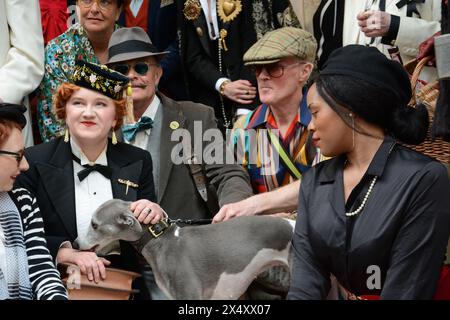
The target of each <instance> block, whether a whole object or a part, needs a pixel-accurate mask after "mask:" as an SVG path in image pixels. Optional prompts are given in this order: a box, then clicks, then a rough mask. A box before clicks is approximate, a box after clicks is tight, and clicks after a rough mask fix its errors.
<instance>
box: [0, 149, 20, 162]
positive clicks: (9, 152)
mask: <svg viewBox="0 0 450 320" xmlns="http://www.w3.org/2000/svg"><path fill="white" fill-rule="evenodd" d="M0 155H5V156H11V157H14V158H16V160H17V165H20V162H21V161H22V159H23V156H24V155H25V150H23V149H22V150H20V151H19V152H11V151H5V150H0Z"/></svg>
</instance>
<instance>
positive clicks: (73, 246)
mask: <svg viewBox="0 0 450 320" xmlns="http://www.w3.org/2000/svg"><path fill="white" fill-rule="evenodd" d="M77 240H78V239H75V241H74V242H73V243H72V248H74V249H75V250H79V249H80V245H79V244H78V241H77Z"/></svg>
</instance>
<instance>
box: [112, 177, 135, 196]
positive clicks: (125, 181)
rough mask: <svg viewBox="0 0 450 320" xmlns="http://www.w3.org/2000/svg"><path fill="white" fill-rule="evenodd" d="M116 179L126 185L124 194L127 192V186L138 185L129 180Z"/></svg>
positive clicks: (133, 186)
mask: <svg viewBox="0 0 450 320" xmlns="http://www.w3.org/2000/svg"><path fill="white" fill-rule="evenodd" d="M117 181H119V183H121V184H124V185H126V186H127V189H126V190H125V194H128V188H129V187H132V188H138V187H139V185H138V184H137V183H134V182H131V181H130V180H123V179H117Z"/></svg>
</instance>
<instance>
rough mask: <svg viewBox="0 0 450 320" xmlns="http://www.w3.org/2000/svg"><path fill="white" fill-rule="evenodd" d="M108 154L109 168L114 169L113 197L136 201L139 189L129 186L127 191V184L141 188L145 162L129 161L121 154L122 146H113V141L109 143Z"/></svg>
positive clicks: (112, 180) (112, 181)
mask: <svg viewBox="0 0 450 320" xmlns="http://www.w3.org/2000/svg"><path fill="white" fill-rule="evenodd" d="M106 153H107V157H108V166H109V167H110V168H111V169H112V177H111V187H112V192H113V197H114V198H117V199H122V200H125V201H135V200H136V199H137V191H138V188H137V187H136V186H134V187H133V186H129V187H128V190H127V185H126V182H131V183H133V184H134V185H138V186H139V177H140V175H141V172H142V166H143V160H137V161H136V159H132V160H130V159H128V158H127V155H126V154H124V153H122V152H120V146H117V145H116V146H115V145H113V144H112V143H111V140H109V142H108V150H107V152H106Z"/></svg>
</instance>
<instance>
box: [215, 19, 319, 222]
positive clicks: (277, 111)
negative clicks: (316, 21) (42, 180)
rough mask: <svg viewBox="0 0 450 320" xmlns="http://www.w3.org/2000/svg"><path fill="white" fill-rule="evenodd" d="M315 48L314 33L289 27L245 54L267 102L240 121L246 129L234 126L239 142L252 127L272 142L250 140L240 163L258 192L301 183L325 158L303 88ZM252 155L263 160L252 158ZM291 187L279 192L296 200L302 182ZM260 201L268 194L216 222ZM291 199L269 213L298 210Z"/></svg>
mask: <svg viewBox="0 0 450 320" xmlns="http://www.w3.org/2000/svg"><path fill="white" fill-rule="evenodd" d="M316 49H317V43H316V40H315V39H314V37H313V36H312V35H311V34H310V33H308V32H306V31H304V30H302V29H299V28H293V27H284V28H280V29H277V30H274V31H271V32H268V33H266V34H265V35H264V36H263V37H262V38H261V39H260V40H259V41H258V42H256V43H255V44H254V45H253V46H252V47H251V48H250V49H249V50H248V51H247V52H246V53H245V55H244V63H245V65H249V66H253V68H254V71H255V75H256V80H257V82H258V92H259V97H260V100H261V102H262V104H261V105H260V106H259V107H258V108H257V109H256V110H254V111H253V112H251V113H250V114H248V115H247V116H245V117H241V118H240V119H239V120H238V121H237V123H236V125H235V129H243V130H235V138H236V139H235V140H234V141H235V143H239V141H244V138H245V135H248V133H247V132H248V131H253V132H255V131H256V136H257V138H256V139H255V141H261V140H264V139H266V140H267V141H268V143H267V144H264V145H262V144H258V145H256V148H257V150H255V149H254V148H253V147H252V143H247V144H245V146H244V148H245V153H244V157H245V159H243V161H240V163H244V167H245V169H247V171H248V173H249V175H250V180H251V183H252V186H253V191H254V192H255V193H256V194H260V193H265V192H268V191H272V190H275V189H277V188H279V187H282V186H285V185H288V184H291V183H293V182H295V181H300V180H301V177H302V174H303V173H304V172H306V170H308V169H309V168H310V166H311V165H312V164H313V163H315V162H317V161H319V160H320V158H321V157H320V154H319V153H317V151H316V148H315V147H314V145H313V143H312V140H311V137H310V135H309V134H308V130H307V127H308V124H309V121H310V119H311V114H310V112H309V110H308V106H307V102H306V94H305V90H304V86H305V84H306V82H307V80H308V78H309V76H310V75H311V72H312V70H313V67H314V62H315V59H316ZM252 155H257V157H258V158H257V159H249V157H250V156H252ZM269 160H270V163H277V164H278V165H275V166H264V161H266V162H267V161H269ZM296 184H299V182H298V183H296ZM292 190H293V192H292V191H291V192H288V193H285V194H278V197H279V199H286V196H288V195H294V194H295V195H294V197H293V198H294V199H295V200H296V199H297V195H298V186H297V188H296V189H292ZM255 200H257V201H255ZM271 200H274V199H271ZM286 200H288V199H286ZM259 201H262V202H261V204H263V203H265V201H264V197H263V195H256V196H254V197H251V198H249V199H246V200H244V201H242V202H239V203H236V204H231V205H227V206H224V207H222V208H221V210H220V211H219V213H218V214H217V215H216V216H215V217H214V221H215V222H219V221H222V220H227V219H229V218H232V217H234V216H239V215H249V214H255V213H256V212H255V209H256V208H259V205H260V202H259ZM272 202H273V201H272ZM291 202H292V204H293V205H294V206H289V207H286V206H281V207H280V208H279V210H277V208H274V210H272V211H271V212H270V213H275V212H286V211H287V209H291V210H293V209H295V204H296V201H283V203H286V204H289V203H291Z"/></svg>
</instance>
